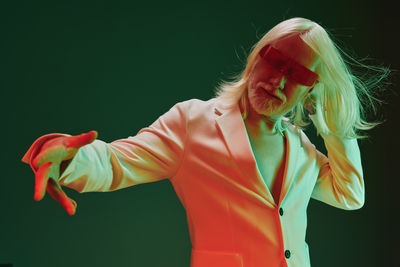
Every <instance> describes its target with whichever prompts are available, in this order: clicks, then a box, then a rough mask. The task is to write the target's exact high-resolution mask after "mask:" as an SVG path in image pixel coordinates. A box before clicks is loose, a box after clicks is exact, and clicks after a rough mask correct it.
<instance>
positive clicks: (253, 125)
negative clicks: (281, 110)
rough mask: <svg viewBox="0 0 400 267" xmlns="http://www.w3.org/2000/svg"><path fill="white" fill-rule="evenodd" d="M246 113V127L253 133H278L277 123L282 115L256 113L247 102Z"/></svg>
mask: <svg viewBox="0 0 400 267" xmlns="http://www.w3.org/2000/svg"><path fill="white" fill-rule="evenodd" d="M248 107H249V108H248V114H247V117H246V119H245V122H244V123H245V124H246V127H247V129H248V130H249V131H251V132H252V133H253V134H255V135H257V136H259V135H275V134H278V133H279V131H277V125H278V123H281V120H282V116H279V117H268V116H264V115H261V114H258V113H257V112H256V111H255V110H254V109H253V108H252V106H251V104H250V103H249V105H248Z"/></svg>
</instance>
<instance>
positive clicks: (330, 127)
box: [216, 18, 389, 138]
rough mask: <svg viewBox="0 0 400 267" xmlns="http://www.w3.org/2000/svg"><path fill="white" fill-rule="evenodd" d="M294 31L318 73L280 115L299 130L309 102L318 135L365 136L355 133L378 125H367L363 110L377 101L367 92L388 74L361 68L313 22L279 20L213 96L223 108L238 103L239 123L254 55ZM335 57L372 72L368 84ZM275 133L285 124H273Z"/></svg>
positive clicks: (245, 108)
mask: <svg viewBox="0 0 400 267" xmlns="http://www.w3.org/2000/svg"><path fill="white" fill-rule="evenodd" d="M292 33H298V34H299V35H300V37H301V38H302V39H303V41H304V42H305V43H306V44H307V45H308V46H310V47H311V48H312V49H313V50H314V52H315V53H316V55H317V56H318V57H319V59H320V61H321V64H318V66H317V68H316V70H315V72H316V73H318V74H319V78H318V81H319V82H318V84H317V85H315V87H314V90H313V91H312V92H311V93H310V94H309V95H308V96H307V97H306V98H304V99H303V100H302V101H300V102H299V103H298V104H297V105H296V106H295V107H294V108H293V109H292V110H291V111H290V112H289V113H288V114H285V115H289V116H288V117H285V118H286V120H289V121H290V122H291V123H292V124H294V125H295V126H297V127H299V128H302V127H304V126H306V125H308V124H309V120H308V118H307V116H306V113H305V108H304V103H305V102H306V101H312V103H313V104H314V107H315V116H314V118H315V119H314V123H315V125H316V128H317V130H318V132H319V133H323V134H328V135H329V134H333V135H336V136H340V137H344V138H365V137H366V136H365V135H364V136H363V135H360V134H359V130H369V129H371V128H373V127H375V126H376V125H377V124H379V122H367V121H366V120H365V119H364V117H365V111H364V108H363V106H364V105H367V104H370V107H372V109H373V110H374V111H375V102H379V100H378V99H376V98H375V97H374V96H373V94H372V89H374V88H378V87H379V82H380V81H381V80H382V79H384V78H385V77H386V76H387V75H388V73H389V70H388V69H387V68H384V67H372V66H368V65H365V64H363V63H361V62H359V61H357V60H355V59H354V58H352V57H351V56H349V55H347V54H346V53H344V52H343V51H342V50H341V49H340V48H339V47H338V46H337V45H336V44H335V43H334V42H333V41H332V39H331V38H330V37H329V35H328V33H327V32H326V30H325V29H324V28H322V27H321V26H320V25H319V24H317V23H315V22H313V21H311V20H308V19H305V18H292V19H289V20H285V21H283V22H281V23H279V24H278V25H276V26H275V27H273V28H272V29H271V30H270V31H268V32H267V33H266V34H265V35H264V36H263V37H262V38H261V39H260V40H259V41H258V42H257V43H256V44H255V45H254V46H253V47H252V49H251V51H250V54H249V55H248V57H247V63H246V67H245V69H244V70H243V71H242V72H241V73H240V74H239V75H238V76H237V77H236V78H235V79H234V80H233V81H231V82H228V81H225V82H223V83H222V84H220V85H219V87H218V88H217V92H216V97H218V98H219V99H220V100H221V101H222V102H223V103H224V104H225V105H226V106H227V107H231V106H234V105H237V104H239V106H240V108H241V110H242V116H243V119H246V117H247V113H248V108H249V107H248V105H249V103H248V99H247V84H248V80H249V76H250V73H251V70H252V68H253V66H254V63H255V60H256V58H257V55H258V53H259V51H260V50H261V49H262V48H263V47H264V46H265V45H267V44H269V43H271V42H272V41H274V40H278V39H280V38H282V37H284V36H286V35H289V34H292ZM341 53H342V54H343V55H344V56H346V57H347V58H349V59H350V61H349V63H351V64H353V65H356V66H359V67H362V68H367V69H368V70H373V71H376V72H377V73H378V74H376V75H375V76H371V77H370V78H369V80H367V81H364V82H363V81H362V80H361V79H360V78H358V77H356V76H354V75H353V74H352V73H351V71H350V68H349V66H348V64H347V63H346V62H345V61H344V60H343V58H342V55H341ZM277 127H278V130H280V131H281V130H282V129H283V128H285V124H284V123H282V122H280V123H278V124H277Z"/></svg>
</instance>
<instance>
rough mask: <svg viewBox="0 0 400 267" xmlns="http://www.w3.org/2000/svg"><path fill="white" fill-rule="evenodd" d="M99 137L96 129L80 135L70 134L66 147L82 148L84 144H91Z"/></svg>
mask: <svg viewBox="0 0 400 267" xmlns="http://www.w3.org/2000/svg"><path fill="white" fill-rule="evenodd" d="M96 138H97V132H96V131H90V132H88V133H83V134H80V135H75V136H70V137H67V139H66V147H67V149H68V148H80V147H82V146H84V145H87V144H90V143H91V142H93V141H94V140H96Z"/></svg>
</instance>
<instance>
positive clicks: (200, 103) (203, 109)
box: [172, 98, 216, 117]
mask: <svg viewBox="0 0 400 267" xmlns="http://www.w3.org/2000/svg"><path fill="white" fill-rule="evenodd" d="M215 104H216V99H215V98H211V99H209V100H206V101H204V100H200V99H195V98H193V99H189V100H185V101H182V102H178V103H176V104H175V105H174V106H173V107H172V109H174V108H177V109H179V110H181V111H182V112H184V114H185V115H187V116H190V117H192V116H196V115H201V114H202V115H207V113H208V112H210V111H213V110H214V107H215Z"/></svg>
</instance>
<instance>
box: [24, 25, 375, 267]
mask: <svg viewBox="0 0 400 267" xmlns="http://www.w3.org/2000/svg"><path fill="white" fill-rule="evenodd" d="M371 88H372V87H371ZM371 88H369V87H368V86H367V85H365V84H363V83H362V82H361V81H360V80H359V79H358V78H357V77H355V76H354V75H352V74H351V72H350V70H349V68H348V66H347V65H346V64H345V63H344V60H343V58H342V56H341V54H340V51H339V50H338V48H337V47H336V45H335V44H334V43H333V41H332V40H331V38H330V37H329V35H328V33H327V32H326V31H325V30H324V29H323V28H322V27H321V26H320V25H319V24H317V23H315V22H313V21H311V20H308V19H304V18H292V19H288V20H285V21H283V22H281V23H279V24H278V25H276V26H275V27H273V28H272V29H271V30H270V31H268V32H267V33H266V34H265V35H264V36H263V37H262V38H261V39H260V40H259V41H258V42H257V44H256V45H254V47H253V48H252V49H251V52H250V54H249V56H248V58H247V64H246V67H245V69H244V70H243V72H242V73H240V74H239V75H238V77H237V78H236V79H235V80H234V81H232V82H224V83H223V84H221V86H220V87H219V88H218V90H217V92H216V97H214V98H212V99H210V100H208V101H201V100H197V99H191V100H188V101H184V102H180V103H177V104H176V105H174V106H173V107H172V108H171V109H170V110H169V111H168V112H166V113H165V114H163V115H162V116H160V117H159V118H158V119H157V120H156V121H155V122H154V123H153V124H152V125H150V126H149V127H146V128H143V129H141V130H140V131H139V132H138V133H137V134H136V135H135V136H131V137H128V138H126V139H120V140H116V141H114V142H111V143H105V142H103V141H101V140H98V139H97V132H96V131H90V132H88V133H84V134H81V135H77V136H70V135H67V134H48V135H45V136H42V137H40V138H39V139H37V140H36V141H35V142H34V143H33V144H32V146H31V147H30V148H29V150H28V151H27V152H26V154H25V156H24V157H23V159H22V160H23V161H24V162H26V163H29V164H30V165H31V167H32V169H33V171H34V173H35V194H34V199H35V200H37V201H39V200H41V199H42V198H43V196H44V195H45V192H46V190H47V192H48V193H49V194H50V195H51V196H52V197H53V198H54V199H56V200H57V201H58V202H60V204H61V205H62V206H63V207H64V208H65V209H66V210H67V212H68V213H69V214H71V215H73V214H74V213H75V211H76V207H77V205H76V202H75V201H74V200H72V199H70V198H69V197H68V196H67V195H66V194H65V193H64V191H63V190H62V188H61V186H67V187H69V188H73V189H75V190H77V191H78V192H89V191H101V192H105V191H113V190H117V189H121V188H125V187H128V186H133V185H136V184H141V183H148V182H154V181H159V180H162V179H169V180H170V181H171V183H172V185H173V187H174V189H175V191H176V193H177V195H178V197H179V199H180V200H181V202H182V204H183V206H184V208H185V210H186V214H187V220H188V225H189V233H190V238H191V242H192V247H193V248H192V252H191V266H192V267H204V266H207V267H213V266H215V267H216V266H218V267H224V266H229V267H239V266H244V267H260V266H271V267H275V266H296V267H297V266H310V258H309V251H308V245H307V243H306V242H305V234H306V226H307V214H306V213H307V212H306V211H307V206H308V203H309V200H310V198H313V199H316V200H319V201H322V202H325V203H327V204H329V205H332V206H334V207H337V208H341V209H345V210H356V209H360V208H361V207H362V206H363V205H364V201H365V188H364V180H363V170H362V165H361V156H360V150H359V147H358V143H357V139H360V138H363V137H365V136H362V135H361V134H360V131H361V130H368V129H371V128H372V127H374V126H375V125H376V124H377V123H371V122H367V121H365V120H364V119H363V117H362V115H363V112H362V111H363V109H362V108H363V105H365V104H364V102H362V99H372V94H371V93H370V89H371ZM363 96H364V97H363ZM365 96H367V97H365ZM310 120H311V122H312V123H313V125H314V126H315V128H316V130H317V133H318V134H319V135H320V136H321V137H322V138H323V140H324V144H325V147H326V149H327V152H328V157H327V156H326V155H324V154H323V153H321V152H319V151H318V150H317V149H316V147H315V146H314V145H313V144H312V143H311V142H310V141H309V139H308V138H307V136H306V135H305V133H304V132H303V128H302V127H304V126H306V125H307V124H308V123H310Z"/></svg>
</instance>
